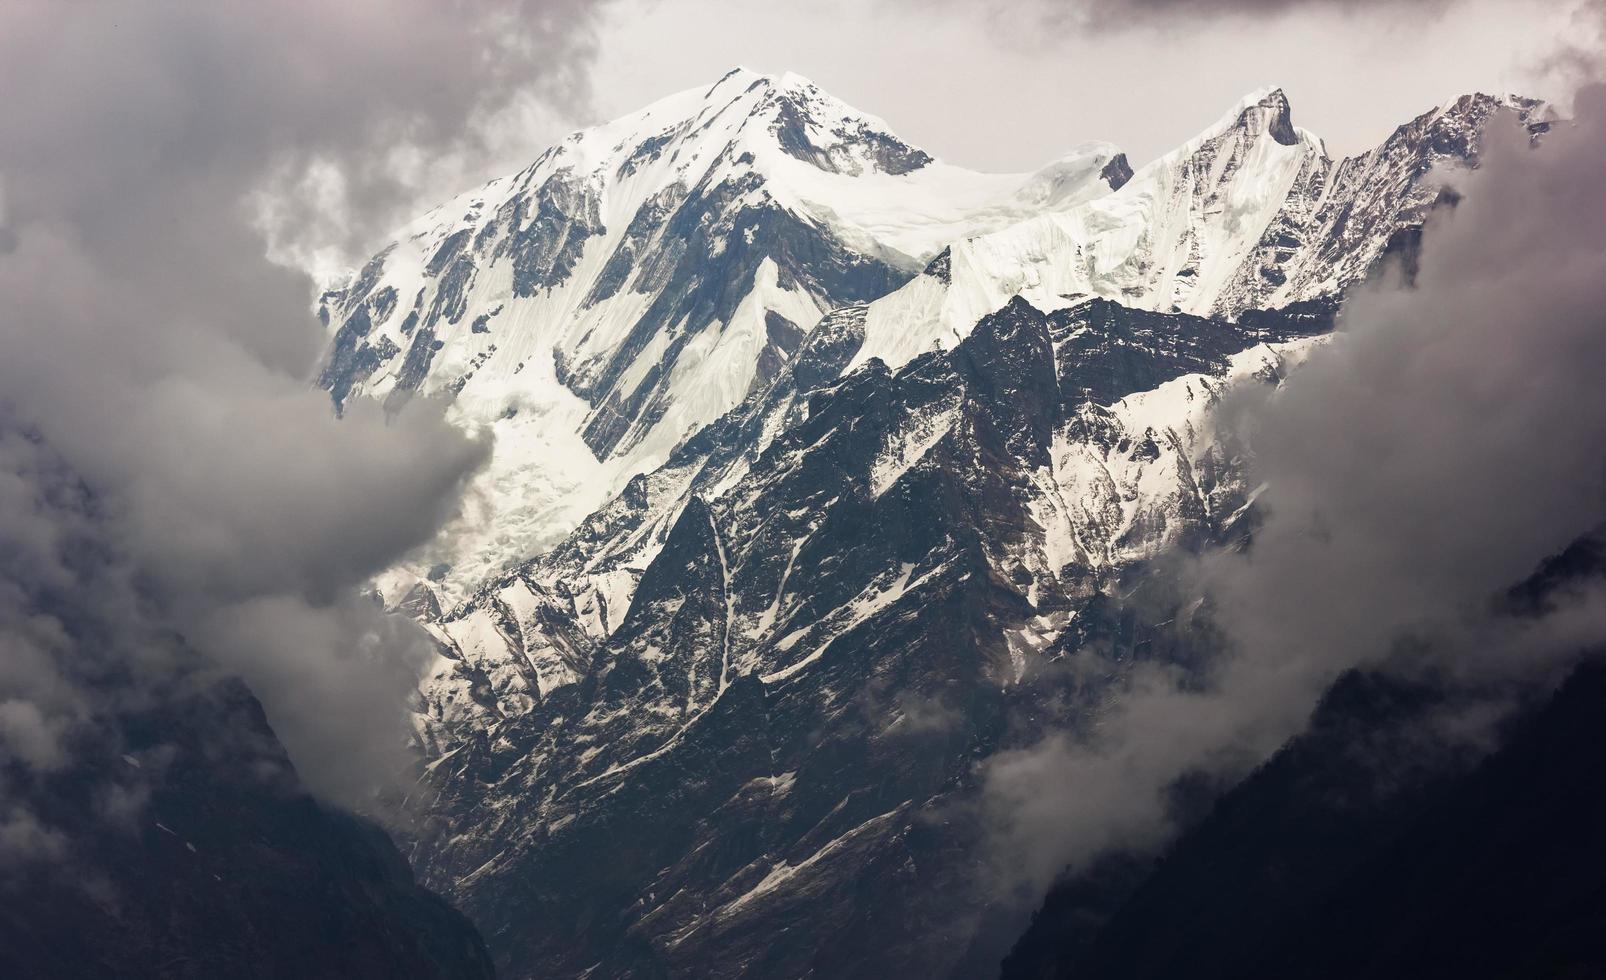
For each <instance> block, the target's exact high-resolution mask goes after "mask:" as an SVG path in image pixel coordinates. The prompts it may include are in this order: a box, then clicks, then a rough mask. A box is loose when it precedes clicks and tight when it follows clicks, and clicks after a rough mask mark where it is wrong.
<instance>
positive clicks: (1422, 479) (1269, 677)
mask: <svg viewBox="0 0 1606 980" xmlns="http://www.w3.org/2000/svg"><path fill="white" fill-rule="evenodd" d="M1603 161H1606V87H1603V86H1600V85H1591V86H1587V87H1585V88H1583V89H1582V90H1581V91H1580V92H1579V93H1578V95H1577V96H1576V99H1575V104H1574V118H1573V119H1572V121H1571V122H1570V123H1567V124H1562V125H1559V126H1557V127H1556V128H1555V129H1554V130H1553V131H1551V132H1550V133H1549V134H1548V135H1546V136H1545V137H1544V139H1543V141H1542V143H1541V145H1539V146H1538V147H1537V148H1530V145H1529V141H1528V140H1527V139H1526V138H1525V134H1523V133H1522V132H1521V131H1520V130H1519V129H1518V128H1517V127H1514V126H1513V127H1503V126H1498V125H1497V126H1495V127H1493V131H1492V132H1491V133H1490V134H1489V138H1488V142H1487V144H1486V147H1485V154H1484V158H1483V162H1482V166H1481V168H1480V169H1479V170H1478V171H1476V172H1475V173H1473V174H1471V175H1467V176H1465V177H1464V178H1458V179H1457V183H1458V184H1459V185H1460V188H1461V190H1462V194H1463V198H1462V201H1461V203H1460V204H1459V205H1458V206H1457V207H1456V208H1454V209H1453V211H1447V212H1445V213H1442V214H1440V215H1438V216H1437V217H1435V219H1434V220H1433V222H1432V224H1431V225H1430V227H1429V228H1428V230H1427V232H1426V235H1425V238H1424V243H1423V254H1422V259H1421V266H1420V270H1419V272H1418V275H1417V278H1416V282H1415V285H1414V288H1385V287H1377V288H1372V289H1368V290H1366V291H1364V292H1362V293H1360V294H1359V295H1357V296H1355V297H1354V298H1353V299H1351V300H1350V301H1349V302H1348V304H1347V306H1346V310H1345V316H1344V322H1343V327H1342V328H1341V330H1340V333H1339V334H1338V335H1337V336H1336V337H1335V338H1334V339H1333V341H1332V342H1331V343H1330V344H1329V345H1328V346H1327V347H1325V348H1324V349H1323V350H1321V351H1320V352H1319V353H1317V354H1316V355H1314V356H1312V357H1311V358H1310V359H1309V360H1308V362H1307V363H1306V364H1305V365H1304V366H1303V367H1302V368H1301V369H1299V370H1298V371H1296V372H1295V373H1294V374H1293V375H1292V376H1291V377H1290V378H1289V379H1288V380H1287V382H1286V383H1285V385H1284V386H1283V387H1282V388H1281V389H1279V390H1277V391H1275V392H1272V393H1270V394H1248V393H1246V394H1245V395H1243V396H1242V398H1241V400H1240V401H1239V402H1237V403H1235V404H1230V405H1228V406H1225V407H1224V410H1223V413H1222V415H1223V424H1226V425H1230V426H1231V428H1232V431H1233V433H1234V434H1235V435H1236V436H1237V437H1240V438H1243V439H1245V440H1247V442H1248V444H1249V445H1251V446H1252V447H1253V456H1252V463H1251V464H1250V465H1251V470H1252V481H1253V482H1254V483H1257V484H1258V483H1263V484H1264V490H1263V492H1262V494H1261V495H1260V497H1259V499H1258V505H1259V507H1260V508H1261V509H1262V511H1263V514H1264V522H1263V524H1262V525H1261V526H1260V527H1259V528H1257V530H1256V531H1255V532H1254V535H1253V540H1252V543H1251V544H1250V546H1249V547H1248V548H1247V549H1246V550H1244V551H1243V552H1240V553H1226V554H1215V555H1211V556H1208V557H1207V558H1205V559H1203V560H1201V561H1200V562H1199V563H1198V564H1197V566H1196V567H1194V568H1193V569H1192V571H1191V573H1190V574H1191V575H1192V576H1194V578H1195V579H1196V581H1195V587H1196V588H1197V590H1198V591H1199V593H1201V594H1206V595H1208V596H1210V598H1211V602H1212V608H1213V619H1214V620H1215V622H1216V623H1217V624H1218V625H1219V627H1220V628H1221V629H1222V630H1223V631H1224V633H1225V636H1226V640H1227V652H1226V653H1224V654H1223V656H1222V657H1221V659H1220V660H1219V661H1218V662H1217V663H1215V664H1214V665H1213V666H1212V667H1211V669H1210V671H1209V674H1208V677H1207V678H1206V679H1205V681H1204V683H1203V684H1202V685H1201V684H1200V683H1198V679H1197V678H1191V679H1189V680H1187V681H1186V682H1184V681H1181V680H1179V679H1178V678H1177V677H1176V676H1175V675H1174V674H1171V673H1168V672H1166V671H1165V670H1164V669H1162V668H1158V667H1153V668H1139V669H1138V670H1137V672H1136V673H1135V674H1134V675H1133V677H1132V681H1131V686H1130V689H1129V690H1127V691H1126V692H1125V693H1124V695H1123V696H1122V697H1121V698H1120V699H1119V701H1118V702H1117V703H1116V704H1115V705H1114V706H1113V707H1112V708H1111V709H1110V710H1109V712H1108V713H1107V715H1105V716H1104V717H1103V718H1101V719H1100V721H1099V724H1098V726H1097V732H1096V734H1095V735H1094V736H1093V737H1092V738H1091V739H1085V740H1079V739H1074V738H1072V737H1070V736H1065V737H1058V738H1053V739H1050V740H1048V741H1047V742H1044V743H1042V744H1040V745H1038V746H1036V747H1034V748H1031V749H1028V750H1025V751H1021V752H1017V753H1011V754H1007V755H1004V756H1001V757H999V758H997V759H996V760H994V761H993V762H992V763H991V764H990V765H989V767H988V769H987V771H986V779H987V782H986V789H987V797H986V812H987V813H988V814H989V816H990V819H991V821H992V823H991V826H992V827H993V829H994V830H995V831H996V839H995V843H996V845H997V855H998V859H999V868H1000V872H1001V874H1002V875H1003V876H1004V880H1005V882H1006V883H1007V885H1009V886H1012V887H1016V888H1024V889H1026V890H1028V891H1032V892H1037V893H1040V892H1041V890H1042V889H1043V888H1046V887H1047V885H1048V884H1049V882H1050V881H1051V880H1052V879H1053V878H1054V877H1055V876H1056V875H1057V874H1059V873H1060V872H1061V871H1063V870H1064V869H1066V868H1070V869H1073V870H1074V869H1078V868H1081V867H1085V866H1086V865H1087V863H1088V862H1090V861H1092V860H1095V859H1096V858H1098V857H1100V856H1101V855H1104V854H1107V853H1110V852H1111V851H1115V850H1122V849H1138V850H1144V849H1149V848H1153V847H1155V846H1158V845H1159V844H1160V843H1161V842H1163V841H1164V840H1165V839H1166V837H1167V836H1168V835H1169V834H1170V833H1171V832H1172V830H1173V828H1172V827H1171V825H1170V823H1169V808H1168V806H1167V794H1168V792H1169V791H1170V790H1171V788H1172V787H1173V786H1174V785H1175V784H1176V782H1177V780H1178V779H1180V778H1182V777H1184V776H1186V775H1190V774H1197V773H1201V772H1203V773H1207V774H1212V775H1216V776H1223V777H1229V778H1230V777H1232V776H1233V775H1236V774H1241V773H1243V772H1245V771H1246V770H1247V768H1248V767H1250V766H1252V765H1254V764H1255V763H1257V762H1258V761H1260V760H1262V759H1264V758H1265V757H1266V756H1267V755H1268V754H1270V753H1271V752H1272V751H1274V750H1275V749H1276V747H1277V746H1278V745H1280V744H1281V743H1282V742H1283V741H1285V740H1286V739H1287V738H1288V737H1290V736H1291V735H1293V734H1295V733H1296V732H1297V731H1298V730H1299V729H1300V728H1301V727H1302V726H1303V725H1304V723H1305V721H1306V719H1307V717H1308V715H1309V712H1310V710H1311V709H1312V707H1313V706H1314V704H1315V702H1316V700H1317V698H1318V697H1319V696H1320V694H1321V693H1322V691H1323V690H1324V689H1325V688H1326V687H1327V686H1328V685H1329V684H1330V683H1331V682H1332V681H1333V679H1334V678H1335V677H1337V676H1338V675H1339V674H1340V673H1342V672H1343V671H1344V670H1346V669H1349V668H1352V667H1357V666H1368V665H1380V664H1384V663H1385V662H1387V663H1390V664H1394V665H1401V664H1408V665H1409V666H1410V667H1411V668H1412V669H1422V668H1427V669H1432V670H1434V671H1436V672H1440V673H1442V674H1444V675H1447V676H1450V677H1453V678H1456V679H1459V680H1461V681H1465V682H1467V683H1469V684H1476V685H1480V686H1483V687H1485V688H1487V687H1490V686H1494V687H1496V688H1499V687H1501V686H1504V685H1512V686H1513V687H1515V686H1517V685H1522V684H1532V683H1536V682H1538V683H1542V682H1544V681H1546V680H1549V679H1553V678H1555V677H1556V676H1557V674H1558V671H1559V670H1561V669H1563V668H1564V666H1565V665H1566V664H1567V663H1568V662H1570V660H1571V659H1572V658H1574V657H1576V656H1577V655H1578V654H1579V653H1580V651H1582V650H1584V649H1586V648H1588V647H1590V646H1592V645H1597V644H1600V643H1602V642H1603V641H1606V602H1603V597H1602V596H1601V595H1600V594H1598V593H1587V592H1578V593H1575V594H1571V595H1569V596H1567V597H1565V601H1562V602H1560V603H1559V604H1557V605H1556V606H1555V608H1552V609H1549V610H1548V611H1547V612H1546V614H1545V615H1542V616H1537V617H1512V616H1503V615H1501V614H1499V612H1498V611H1497V604H1496V603H1494V602H1493V599H1494V598H1495V597H1497V596H1499V595H1500V594H1501V593H1503V592H1504V591H1505V590H1506V589H1508V588H1509V587H1511V586H1513V585H1514V584H1516V583H1517V582H1519V581H1521V580H1523V579H1525V578H1526V577H1527V576H1529V575H1530V574H1531V573H1532V572H1534V571H1535V569H1536V568H1537V567H1538V566H1539V565H1540V563H1541V562H1542V561H1544V560H1545V559H1546V558H1547V557H1549V556H1552V555H1555V554H1556V553H1558V552H1560V551H1562V550H1563V549H1564V548H1566V547H1567V546H1568V544H1569V543H1571V542H1573V541H1574V540H1575V539H1577V538H1579V537H1580V536H1582V535H1585V534H1587V533H1589V532H1591V531H1593V530H1594V529H1596V528H1598V527H1600V526H1601V525H1602V523H1603V521H1606V385H1602V384H1601V380H1600V370H1601V366H1602V365H1606V232H1603V229H1606V193H1602V191H1601V188H1600V180H1599V175H1600V171H1601V165H1602V162H1603Z"/></svg>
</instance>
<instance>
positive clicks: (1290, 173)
mask: <svg viewBox="0 0 1606 980" xmlns="http://www.w3.org/2000/svg"><path fill="white" fill-rule="evenodd" d="M1501 110H1507V111H1509V112H1510V114H1511V116H1512V120H1513V123H1514V124H1521V125H1525V126H1528V127H1529V129H1530V130H1532V131H1538V130H1540V129H1542V128H1543V127H1544V126H1545V125H1546V123H1545V119H1546V118H1547V117H1546V108H1545V106H1544V105H1543V104H1542V103H1538V102H1535V101H1533V100H1528V99H1519V98H1511V97H1508V98H1495V97H1493V96H1487V95H1473V96H1466V97H1463V98H1461V99H1458V100H1456V101H1455V102H1454V103H1452V104H1450V105H1449V106H1447V107H1444V108H1440V109H1434V110H1433V111H1431V112H1428V113H1425V114H1424V115H1422V116H1420V117H1418V118H1417V119H1415V120H1413V121H1412V122H1410V123H1408V124H1406V125H1404V126H1401V127H1400V128H1399V129H1398V130H1396V131H1395V132H1394V134H1393V135H1391V136H1390V137H1389V139H1388V140H1386V141H1385V142H1384V143H1383V144H1382V145H1381V146H1379V147H1378V148H1376V149H1374V150H1371V151H1369V152H1368V153H1365V154H1362V155H1360V156H1357V157H1350V158H1346V159H1343V160H1339V161H1334V160H1333V159H1331V158H1330V157H1329V156H1328V155H1327V152H1326V149H1325V147H1324V146H1323V144H1322V142H1321V141H1320V140H1319V139H1317V138H1316V137H1314V136H1312V135H1311V134H1310V133H1308V132H1306V131H1305V130H1302V129H1299V128H1297V127H1295V126H1294V125H1293V121H1292V111H1291V109H1290V107H1289V104H1288V99H1287V97H1286V96H1285V95H1284V94H1283V92H1282V91H1281V90H1280V89H1276V88H1268V89H1264V90H1261V91H1257V92H1253V93H1251V94H1250V95H1248V96H1247V97H1245V98H1244V99H1243V100H1242V101H1241V102H1239V103H1238V104H1237V105H1235V106H1234V107H1233V108H1232V109H1231V110H1230V111H1228V112H1227V114H1226V115H1225V116H1223V117H1222V118H1221V120H1220V121H1218V122H1217V123H1216V124H1215V125H1214V126H1211V127H1210V128H1209V129H1207V130H1205V131H1204V132H1203V133H1201V134H1200V135H1199V136H1197V137H1195V138H1194V139H1192V140H1190V141H1188V142H1187V143H1185V144H1183V145H1182V146H1181V147H1179V148H1177V149H1176V150H1173V151H1172V152H1170V153H1168V154H1166V155H1165V156H1163V157H1161V158H1160V159H1158V160H1156V161H1154V162H1153V163H1150V164H1148V165H1147V166H1145V167H1143V168H1141V169H1140V170H1139V171H1138V172H1137V173H1136V174H1135V175H1133V177H1132V178H1131V179H1130V180H1129V181H1127V182H1126V183H1125V184H1124V185H1123V186H1122V187H1121V188H1119V189H1118V190H1117V191H1115V192H1114V193H1111V194H1108V195H1105V196H1103V197H1100V198H1096V199H1094V200H1091V201H1089V202H1087V203H1085V204H1083V205H1081V206H1079V207H1075V208H1071V209H1067V210H1063V211H1056V212H1054V213H1049V214H1044V215H1041V216H1039V217H1036V218H1032V219H1029V220H1026V221H1022V222H1020V223H1018V224H1016V225H1013V226H1011V227H1009V228H1006V229H1003V230H1001V231H998V232H995V233H991V234H984V235H980V236H976V237H973V238H969V239H966V240H963V241H959V242H956V243H954V244H953V246H952V247H951V248H950V249H949V250H947V251H946V252H944V253H943V254H942V255H940V256H939V257H938V259H937V260H936V261H935V262H933V263H932V265H931V266H930V267H929V268H928V270H927V274H926V275H922V276H920V277H917V278H916V279H914V280H913V281H911V282H910V283H909V284H908V285H906V286H904V287H903V288H902V289H900V290H898V291H897V292H896V293H893V294H892V295H890V296H888V297H886V298H884V299H882V300H880V301H878V302H875V303H872V304H871V306H870V313H869V317H868V321H867V325H866V342H865V345H864V347H863V348H862V349H861V350H860V352H859V355H858V357H857V358H856V359H855V361H854V365H855V366H857V365H858V364H862V363H865V362H866V361H868V360H869V359H871V358H872V357H878V358H880V359H882V360H883V361H885V362H886V363H888V364H892V365H897V364H902V363H903V362H905V361H907V360H908V359H909V358H910V357H912V356H913V355H914V354H916V353H919V352H920V351H922V350H928V349H931V348H932V347H950V346H952V345H953V344H954V343H955V342H957V341H958V339H959V338H961V337H963V336H964V335H965V333H966V332H967V331H969V330H970V328H971V326H972V325H973V324H975V323H976V322H977V321H978V320H979V319H980V318H981V317H982V316H985V315H986V314H987V313H988V312H990V311H992V310H995V309H997V308H999V307H1000V306H1001V305H1003V304H1004V303H1006V302H1008V301H1009V299H1010V298H1011V297H1013V296H1021V297H1024V298H1026V299H1027V300H1029V301H1030V302H1031V303H1032V304H1033V305H1035V306H1037V307H1039V308H1040V309H1045V310H1054V309H1059V308H1062V307H1065V306H1069V305H1073V304H1075V303H1078V302H1081V301H1082V300H1084V299H1086V298H1087V297H1088V296H1101V297H1105V298H1108V299H1113V300H1116V301H1118V302H1121V303H1124V304H1126V305H1128V306H1134V307H1141V308H1144V309H1151V310H1162V311H1172V310H1174V311H1178V312H1186V313H1196V314H1200V315H1215V316H1225V317H1229V318H1230V317H1233V316H1236V315H1238V314H1239V313H1241V312H1242V311H1244V310H1247V309H1254V308H1259V309H1269V308H1276V307H1281V306H1286V305H1289V304H1292V303H1296V302H1301V301H1306V300H1311V299H1315V298H1318V297H1325V296H1333V295H1336V294H1337V293H1339V292H1340V291H1342V290H1343V289H1344V288H1345V287H1347V286H1350V285H1352V284H1353V283H1355V282H1357V281H1359V280H1360V279H1362V278H1364V277H1365V276H1366V275H1368V274H1369V272H1370V271H1371V270H1372V269H1373V267H1374V266H1375V265H1376V263H1377V261H1378V259H1379V258H1380V257H1382V256H1383V255H1384V254H1385V252H1386V251H1387V250H1389V249H1390V248H1391V247H1398V246H1399V245H1400V244H1402V236H1408V235H1409V233H1410V232H1412V231H1414V230H1415V229H1417V228H1419V227H1420V226H1421V223H1422V221H1423V220H1424V219H1425V217H1426V214H1427V212H1428V210H1429V209H1430V208H1431V207H1432V206H1433V205H1434V203H1435V202H1436V201H1438V200H1439V199H1440V196H1441V193H1442V188H1443V186H1444V183H1445V180H1446V179H1447V178H1448V177H1449V174H1447V173H1445V172H1443V171H1444V168H1446V167H1455V166H1465V165H1467V164H1469V163H1475V161H1476V159H1477V151H1478V142H1479V134H1480V133H1481V132H1482V130H1483V127H1484V126H1485V125H1486V124H1487V123H1488V121H1489V120H1490V119H1491V117H1493V116H1494V115H1495V114H1496V113H1497V112H1499V111H1501Z"/></svg>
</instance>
